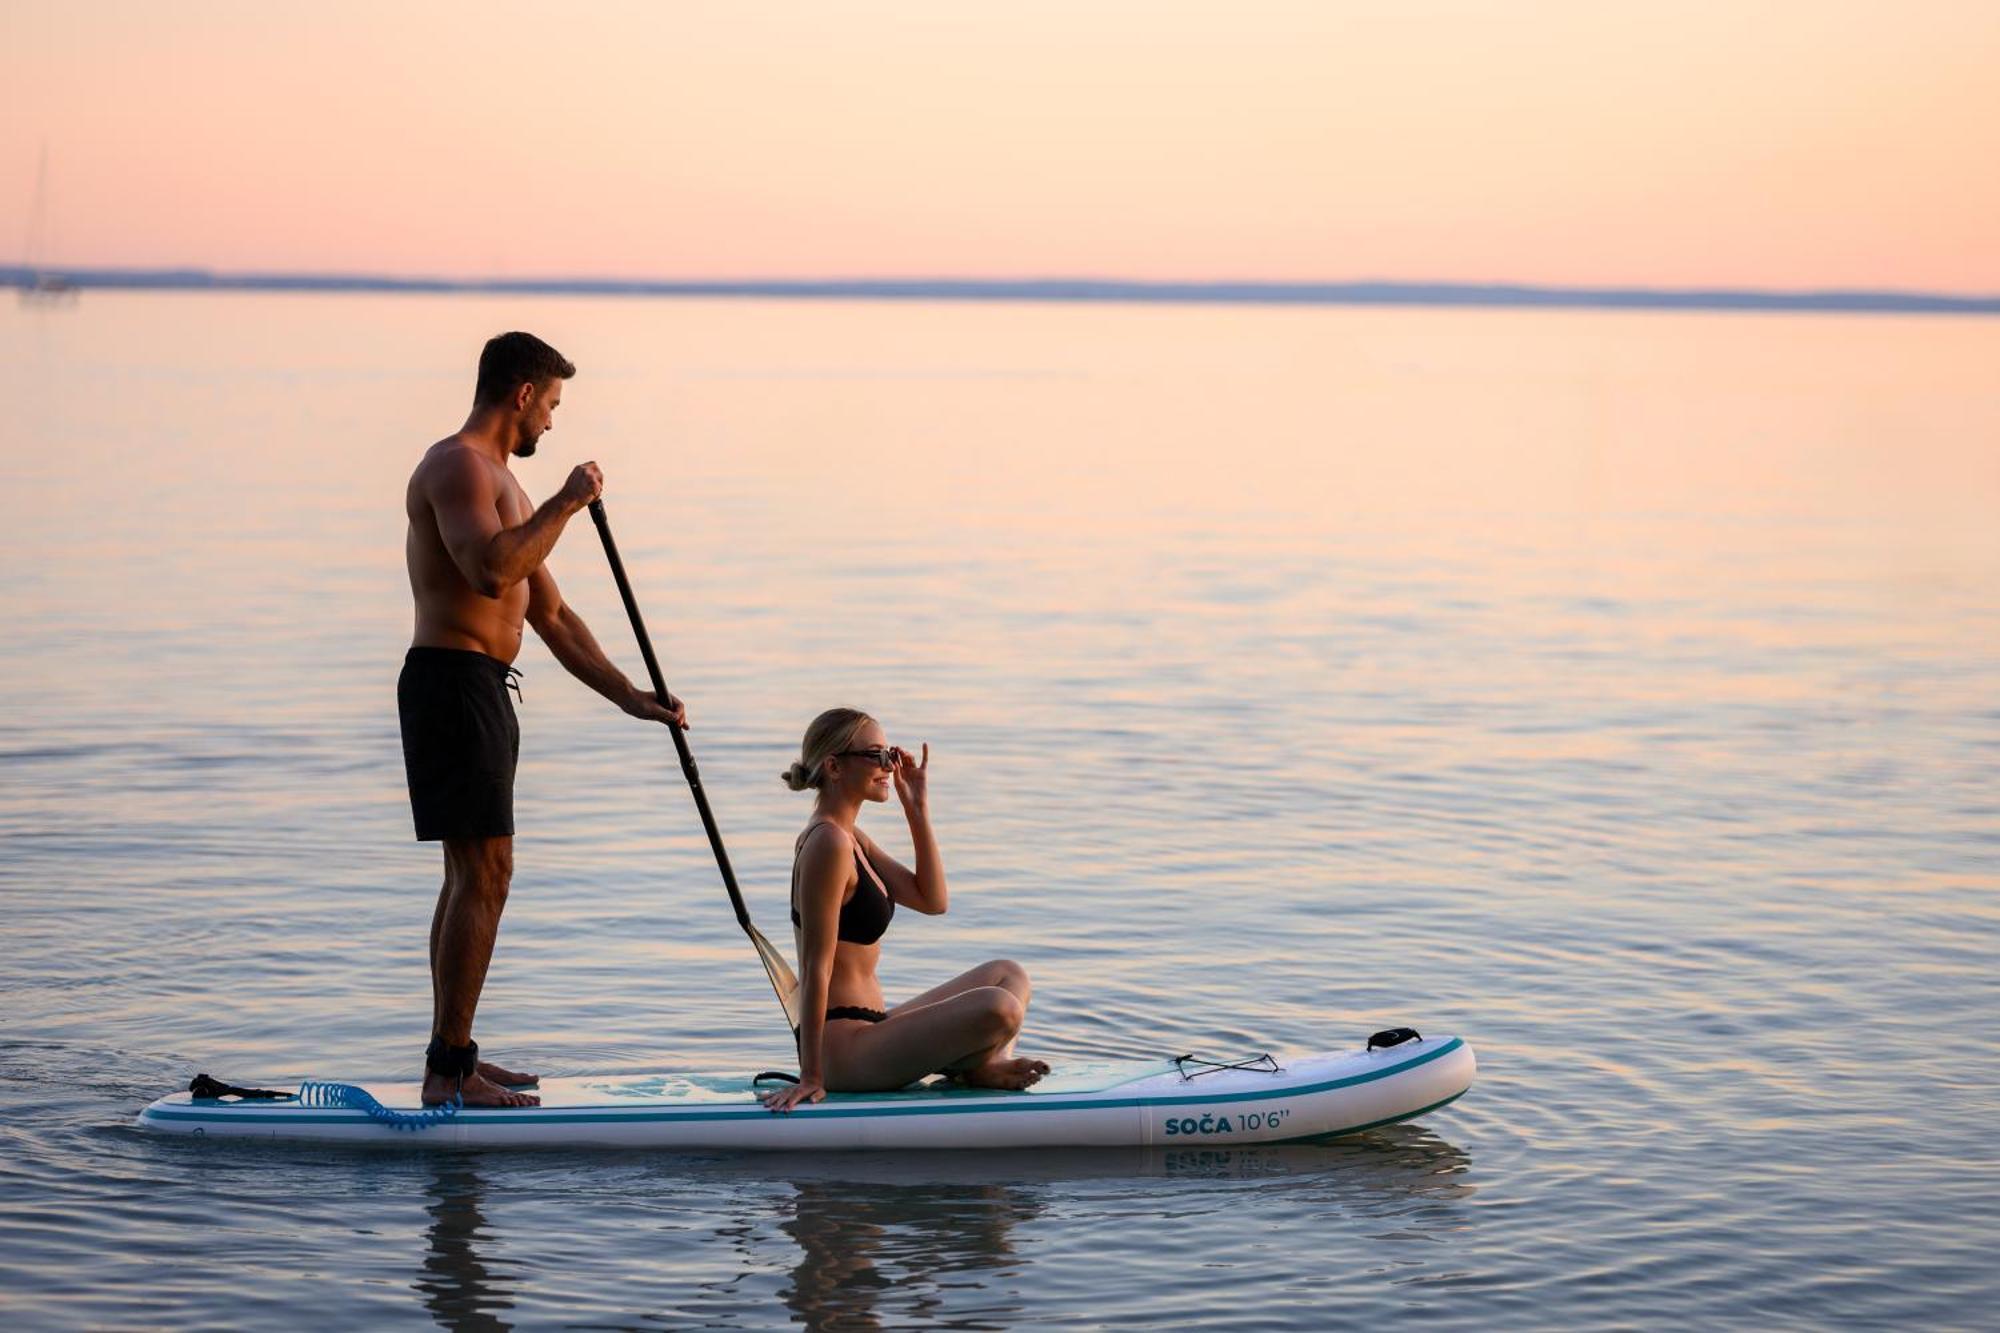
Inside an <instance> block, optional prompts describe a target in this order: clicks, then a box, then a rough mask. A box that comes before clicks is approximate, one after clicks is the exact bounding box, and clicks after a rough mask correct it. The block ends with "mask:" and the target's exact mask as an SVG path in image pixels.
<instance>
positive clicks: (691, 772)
mask: <svg viewBox="0 0 2000 1333" xmlns="http://www.w3.org/2000/svg"><path fill="white" fill-rule="evenodd" d="M590 517H591V518H592V519H593V520H594V521H595V522H596V523H597V535H598V536H599V537H601V538H603V540H604V557H605V559H607V560H609V561H610V562H611V576H612V577H613V578H615V579H617V580H618V595H619V596H620V597H622V598H624V599H625V614H626V615H627V616H629V617H631V620H632V633H633V634H635V635H637V636H638V639H639V653H640V655H641V656H642V657H644V658H645V659H646V673H647V674H648V675H649V676H651V677H652V681H653V694H654V695H655V696H656V697H657V698H658V699H659V701H660V702H661V704H663V705H664V704H665V703H666V702H667V700H668V699H669V698H671V697H672V696H671V695H669V694H668V693H667V682H666V679H665V678H664V677H662V676H661V675H660V662H659V659H658V658H656V657H654V656H653V640H652V639H651V638H650V637H649V636H648V635H647V633H646V622H645V621H643V620H641V619H640V618H639V603H638V602H637V601H635V600H634V599H633V597H632V583H631V580H629V579H627V578H626V577H625V562H624V561H622V560H620V559H619V558H618V543H616V542H614V541H612V540H611V524H610V521H609V520H607V519H606V518H605V517H604V501H602V500H592V501H591V502H590ZM667 734H668V735H670V736H672V737H673V738H674V748H675V749H676V750H678V751H679V752H680V757H681V772H682V773H683V774H684V775H685V776H686V777H687V782H688V788H689V790H691V791H692V792H693V793H694V808H695V809H696V810H697V811H699V812H700V813H701V826H702V828H704V829H706V830H707V831H708V845H709V846H710V847H712V848H714V849H715V864H716V866H717V867H718V868H720V869H721V871H722V887H723V888H725V889H727V890H729V903H730V905H731V906H732V907H734V908H735V909H736V924H737V925H739V926H741V927H743V933H744V934H746V935H748V936H749V937H750V943H751V944H752V945H753V946H754V947H755V948H756V950H757V957H758V958H760V959H762V960H763V963H764V972H765V975H767V976H769V977H770V978H771V989H772V990H774V991H776V992H777V995H778V1003H779V1004H780V1005H782V1006H784V1010H785V1021H786V1022H788V1023H790V1024H791V1026H792V1028H793V1029H794V1030H796V1029H797V1028H798V1025H799V979H798V977H797V976H796V975H794V973H793V972H792V968H791V964H789V963H787V962H786V961H785V956H784V955H783V954H781V953H779V952H778V951H777V950H776V949H774V948H772V947H771V942H770V941H769V940H767V939H765V938H764V933H763V932H762V931H760V930H758V929H757V927H756V926H755V925H754V924H752V923H751V920H750V909H749V908H747V907H745V906H744V905H743V893H742V890H740V889H738V888H737V887H736V872H735V871H734V870H731V869H730V868H729V853H728V852H726V851H724V850H723V848H722V834H721V832H720V831H719V830H718V829H717V828H716V827H715V815H714V813H713V812H712V811H710V810H709V808H708V794H707V793H706V792H704V791H703V790H702V786H701V774H700V773H699V772H698V771H696V769H695V766H694V752H693V751H691V750H689V749H688V743H687V736H686V735H685V734H684V733H683V732H682V731H681V729H680V728H679V727H675V726H669V727H668V728H667Z"/></svg>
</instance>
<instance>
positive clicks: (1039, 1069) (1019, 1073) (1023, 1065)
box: [959, 1055, 1049, 1092]
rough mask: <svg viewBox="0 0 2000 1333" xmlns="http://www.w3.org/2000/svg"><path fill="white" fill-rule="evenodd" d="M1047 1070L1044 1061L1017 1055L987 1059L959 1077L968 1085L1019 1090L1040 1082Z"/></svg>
mask: <svg viewBox="0 0 2000 1333" xmlns="http://www.w3.org/2000/svg"><path fill="white" fill-rule="evenodd" d="M1048 1072H1049V1067H1048V1065H1047V1063H1046V1062H1044V1061H1041V1060H1030V1059H1029V1058H1028V1057H1026V1056H1025V1055H1018V1056H1013V1057H1010V1058H1008V1059H1004V1060H988V1061H987V1062H986V1063H985V1064H983V1065H980V1066H979V1067H978V1068H977V1069H968V1070H966V1071H965V1072H964V1073H963V1074H960V1075H959V1077H960V1078H961V1079H964V1080H965V1082H966V1084H967V1085H968V1086H970V1087H974V1088H1006V1089H1008V1090H1010V1091H1013V1092H1019V1091H1020V1090H1021V1089H1022V1088H1028V1087H1033V1086H1034V1085H1035V1084H1037V1083H1040V1082H1041V1081H1042V1075H1044V1074H1046V1073H1048Z"/></svg>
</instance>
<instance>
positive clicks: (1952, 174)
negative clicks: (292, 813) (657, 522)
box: [0, 0, 2000, 294]
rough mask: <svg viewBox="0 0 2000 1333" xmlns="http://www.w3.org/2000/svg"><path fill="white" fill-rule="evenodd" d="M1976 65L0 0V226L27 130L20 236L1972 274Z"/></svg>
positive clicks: (1699, 280) (690, 12)
mask: <svg viewBox="0 0 2000 1333" xmlns="http://www.w3.org/2000/svg"><path fill="white" fill-rule="evenodd" d="M1996 70H2000V2H1996V0H1963V2H1961V0H1899V3H1895V4H1888V3H1869V4H1855V3H1845V2H1844V0H1817V2H1816V3H1802V2H1800V0H1764V2H1761V3H1758V4H1754V5H1746V4H1743V3H1742V0H1676V2H1675V3H1660V4H1636V3H1622V2H1621V0H1514V2H1513V3H1499V2H1498V0H1494V2H1491V3H1474V2H1473V0H1382V3H1350V2H1348V0H1297V2H1295V3H1276V2H1273V3H1259V2H1258V0H1228V2H1227V3H1222V2H1218V3H1207V4H1187V3H1176V2H1175V0H1150V2H1137V0H1057V2H1052V3H1044V2H1043V0H1009V3H1007V4H1004V5H1002V4H984V3H970V2H969V0H968V2H963V3H961V2H960V0H922V2H919V0H909V2H908V3H884V2H876V0H853V2H851V3H804V2H801V3H748V4H731V3H710V4H700V5H696V4H682V3H671V2H665V0H662V2H660V3H578V4H562V5H557V4H549V3H543V4H538V5H528V4H516V3H493V2H488V3H480V4H462V3H418V4H411V3H408V2H407V0H398V3H378V2H377V0H342V3H340V4H333V5H317V6H311V7H308V6H304V5H294V4H270V3H235V2H222V0H176V2H175V3H171V4H164V3H107V2H106V0H63V2H61V3H51V2H49V0H0V226H4V227H6V228H7V230H4V231H0V262H10V261H13V260H15V259H16V258H17V257H19V256H20V254H21V251H22V250H23V248H24V247H25V245H26V243H27V238H28V235H29V231H30V221H31V217H32V214H33V211H34V204H33V200H34V197H35V180H36V175H37V160H38V156H39V154H40V152H41V151H42V148H43V146H44V145H46V148H47V152H48V159H49V168H48V179H49V186H48V189H47V192H46V196H45V197H46V205H45V207H46V210H47V220H48V228H49V233H50V237H51V239H50V242H49V245H48V249H47V253H46V256H45V257H46V258H47V259H48V260H49V261H50V262H51V263H53V264H58V265H60V264H70V265H78V266H182V265H186V266H195V267H206V268H213V269H218V270H224V271H231V272H269V271H286V272H301V271H310V272H330V273H369V274H397V275H430V274H434V275H443V276H454V277H571V276H575V277H638V278H691V279H721V278H785V277H800V278H808V277H937V276H953V277H972V278H1028V277H1056V276H1067V277H1103V278H1126V279H1139V280H1189V281H1220V280H1231V279H1238V280H1264V281H1346V280H1364V279H1388V280H1403V281H1413V282H1423V281H1470V282H1484V281H1505V282H1527V283H1549V284H1561V285H1636V286H1669V287H1671V286H1681V287H1685V286H1731V287H1758V288H1772V289H1802V288H1820V287H1872V288H1895V289H1921V290H1929V291H1941V292H1956V293H1964V294H1992V293H2000V169H1996V166H2000V76H1996V73H1995V71H1996ZM9 232H11V235H10V234H9Z"/></svg>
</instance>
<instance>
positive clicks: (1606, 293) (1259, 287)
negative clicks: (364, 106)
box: [0, 267, 2000, 315]
mask: <svg viewBox="0 0 2000 1333" xmlns="http://www.w3.org/2000/svg"><path fill="white" fill-rule="evenodd" d="M53 272H56V273H58V274H59V276H61V277H62V278H63V279H64V280H66V281H67V282H69V283H70V284H71V285H73V286H75V287H77V288H79V289H105V290H123V291H221V292H243V291H249V292H409V293H436V292H449V293H466V294H473V295H480V294H484V295H504V296H677V297H781V298H782V297H789V298H803V299H847V300H878V301H920V300H951V301H1078V302H1085V301H1089V302H1152V303H1161V304H1182V305H1188V304H1192V305H1372V306H1508V307H1533V308H1543V309H1610V310H1741V311H1750V310H1770V311H1811V312H1840V313H1849V314H1924V315H2000V296H1941V295H1934V294H1931V293H1926V292H1891V291H1856V290H1830V291H1810V292H1773V291H1752V290H1736V289H1728V288H1649V287H1542V286H1532V285H1527V284H1514V283H1418V282H1128V281H1117V280H1110V279H1084V278H1077V279H1071V278H1052V279H1018V280H1004V279H1001V280H990V279H972V278H911V279H884V278H841V279H827V280H803V279H751V280H737V281H720V282H718V281H699V282H695V281H664V280H650V279H619V278H399V277H386V276H368V275H336V274H318V273H216V272H212V271H210V270H207V269H114V268H79V269H61V270H53ZM34 277H35V274H34V273H33V271H31V270H28V269H25V268H19V267H4V268H0V285H6V286H13V287H23V286H26V285H27V284H28V283H30V282H31V281H32V280H33V278H34Z"/></svg>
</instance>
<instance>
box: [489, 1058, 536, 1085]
mask: <svg viewBox="0 0 2000 1333" xmlns="http://www.w3.org/2000/svg"><path fill="white" fill-rule="evenodd" d="M479 1077H481V1078H483V1079H485V1080H486V1081H487V1082H488V1083H495V1084H498V1085H499V1086H501V1087H503V1088H532V1087H534V1086H535V1085H536V1084H537V1083H540V1082H541V1081H542V1076H541V1075H540V1074H517V1073H515V1072H514V1071H513V1070H511V1069H503V1068H501V1067H500V1066H499V1065H496V1064H494V1063H493V1062H492V1061H491V1060H481V1061H480V1062H479Z"/></svg>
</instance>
